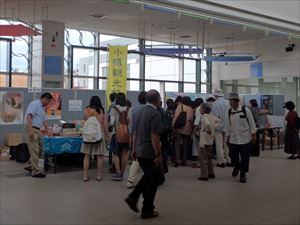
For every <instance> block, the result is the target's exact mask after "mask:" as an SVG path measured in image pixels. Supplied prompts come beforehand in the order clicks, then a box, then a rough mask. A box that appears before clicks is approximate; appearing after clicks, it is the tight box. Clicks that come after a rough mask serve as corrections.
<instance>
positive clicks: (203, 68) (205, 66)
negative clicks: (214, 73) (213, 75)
mask: <svg viewBox="0 0 300 225" xmlns="http://www.w3.org/2000/svg"><path fill="white" fill-rule="evenodd" d="M206 69H207V63H206V61H204V60H201V70H206Z"/></svg>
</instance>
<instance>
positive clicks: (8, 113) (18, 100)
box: [0, 91, 24, 125]
mask: <svg viewBox="0 0 300 225" xmlns="http://www.w3.org/2000/svg"><path fill="white" fill-rule="evenodd" d="M23 102H24V93H23V92H10V91H2V92H0V124H1V125H16V124H23V111H24V103H23Z"/></svg>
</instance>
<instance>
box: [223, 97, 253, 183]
mask: <svg viewBox="0 0 300 225" xmlns="http://www.w3.org/2000/svg"><path fill="white" fill-rule="evenodd" d="M229 100H230V106H231V108H230V109H229V110H228V112H227V116H226V123H225V124H226V137H227V141H226V143H227V144H228V145H229V151H230V152H229V155H230V158H231V160H232V164H233V166H234V169H233V171H232V176H233V177H236V176H238V174H239V173H240V182H241V183H246V182H247V179H246V173H247V172H248V171H249V159H250V151H251V142H255V141H256V125H255V122H254V119H253V116H252V113H251V111H250V109H248V108H247V107H245V106H240V104H239V103H240V98H239V95H238V94H237V93H231V94H230V96H229Z"/></svg>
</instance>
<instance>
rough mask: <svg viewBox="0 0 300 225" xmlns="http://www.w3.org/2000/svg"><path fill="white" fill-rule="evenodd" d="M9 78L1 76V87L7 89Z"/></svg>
mask: <svg viewBox="0 0 300 225" xmlns="http://www.w3.org/2000/svg"><path fill="white" fill-rule="evenodd" d="M6 81H7V76H6V75H5V74H0V87H7V83H6Z"/></svg>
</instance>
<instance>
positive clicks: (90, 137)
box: [81, 96, 109, 182]
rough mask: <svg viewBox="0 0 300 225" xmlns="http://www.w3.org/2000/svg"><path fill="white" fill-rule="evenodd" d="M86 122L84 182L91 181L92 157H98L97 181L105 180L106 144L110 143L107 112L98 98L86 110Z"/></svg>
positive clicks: (94, 97) (95, 97)
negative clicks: (104, 160) (89, 171)
mask: <svg viewBox="0 0 300 225" xmlns="http://www.w3.org/2000/svg"><path fill="white" fill-rule="evenodd" d="M84 120H85V121H86V122H85V124H84V126H83V129H82V137H83V144H82V147H81V152H82V153H84V154H85V156H84V160H83V181H84V182H87V181H89V180H90V179H89V176H88V170H89V165H90V158H91V156H96V157H97V168H98V175H97V178H96V180H97V181H101V180H102V178H103V156H104V154H105V153H106V143H108V141H109V134H108V124H107V119H106V116H105V111H104V108H103V106H102V103H101V100H100V98H99V97H98V96H93V97H92V98H91V99H90V104H89V106H88V107H86V109H85V110H84Z"/></svg>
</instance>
